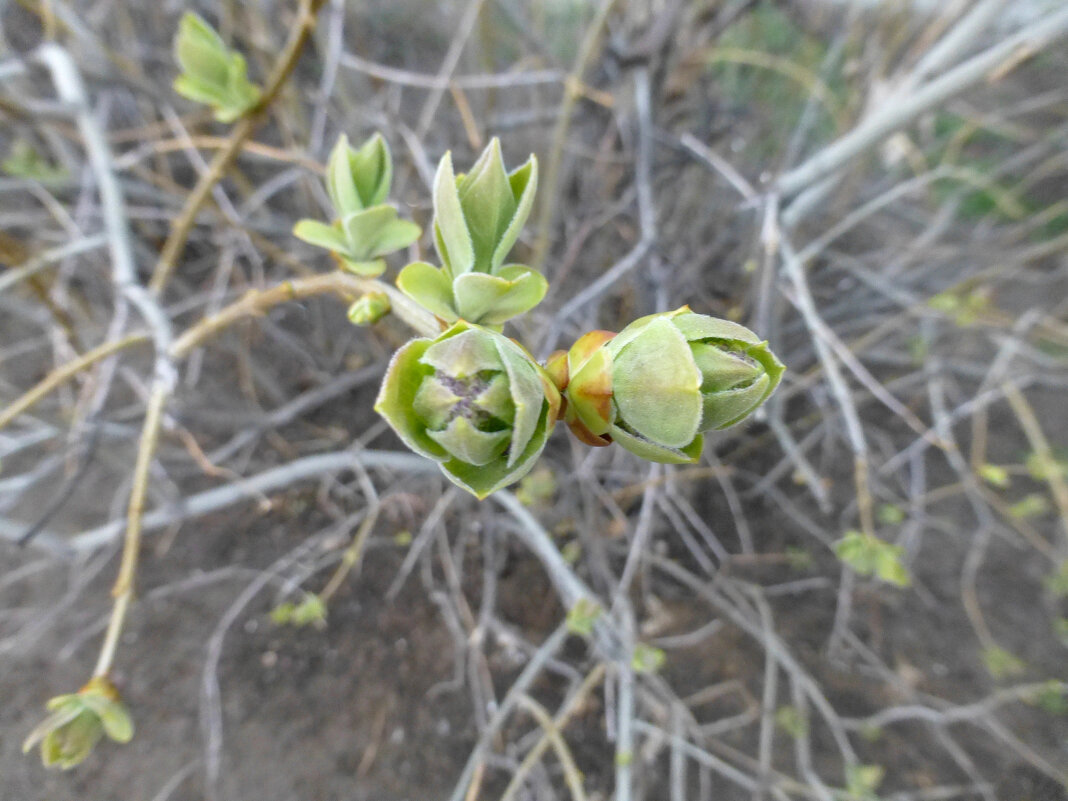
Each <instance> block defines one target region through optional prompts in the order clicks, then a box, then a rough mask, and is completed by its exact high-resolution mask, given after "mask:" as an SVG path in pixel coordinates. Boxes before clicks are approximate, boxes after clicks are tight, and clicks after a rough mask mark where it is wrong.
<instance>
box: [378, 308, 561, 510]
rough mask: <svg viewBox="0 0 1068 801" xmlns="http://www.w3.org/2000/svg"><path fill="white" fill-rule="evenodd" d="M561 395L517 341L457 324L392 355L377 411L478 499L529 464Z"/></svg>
mask: <svg viewBox="0 0 1068 801" xmlns="http://www.w3.org/2000/svg"><path fill="white" fill-rule="evenodd" d="M559 409H560V394H559V392H558V391H557V389H556V387H555V386H554V385H553V383H552V381H550V380H549V378H548V376H547V375H546V374H545V373H544V371H543V370H542V369H541V368H540V367H539V366H538V365H537V363H536V362H535V361H534V360H533V359H532V358H531V356H530V355H529V354H528V353H527V352H526V351H525V350H524V349H523V348H522V347H521V346H519V345H518V344H516V343H515V342H514V341H512V340H510V339H508V338H507V337H505V336H504V335H502V334H499V333H497V332H496V331H492V330H490V329H487V328H483V327H481V326H477V325H473V324H471V323H467V322H465V321H462V320H461V321H460V322H458V323H456V324H455V325H453V326H452V327H451V328H449V329H448V330H447V331H445V332H444V333H442V334H441V335H440V336H438V337H437V338H436V339H422V338H421V339H413V340H412V341H410V342H408V343H407V344H406V345H405V346H404V347H402V348H401V349H400V350H398V351H397V352H396V354H394V356H393V360H392V361H391V362H390V365H389V369H388V370H387V371H386V376H385V379H384V380H383V382H382V388H381V391H380V392H379V395H378V400H377V401H376V402H375V410H376V411H377V412H378V413H379V414H381V415H382V416H383V417H384V418H385V419H386V421H387V422H388V423H389V424H390V426H392V427H393V430H394V431H396V432H397V434H398V435H399V436H400V438H401V439H402V440H403V441H404V443H405V444H406V445H407V446H408V447H409V448H411V449H412V450H413V451H415V452H416V453H419V454H421V455H423V456H425V457H427V458H428V459H433V460H434V461H436V462H438V463H440V465H441V469H442V471H443V472H444V473H445V475H446V476H447V477H448V478H449V480H450V481H452V482H453V483H454V484H456V485H458V486H460V487H463V488H464V489H465V490H467V491H468V492H470V493H472V494H474V495H475V496H477V497H478V498H479V499H482V498H485V497H486V496H487V495H489V494H490V493H491V492H494V491H495V490H498V489H501V488H502V487H505V486H507V485H509V484H512V483H514V482H516V481H518V480H519V479H520V478H522V477H523V476H524V475H526V473H527V472H528V471H529V470H530V469H531V467H533V466H534V463H535V462H536V461H537V459H538V456H539V455H540V454H541V451H542V449H543V448H544V447H545V442H546V440H547V439H548V437H549V434H550V432H551V431H552V427H553V425H554V424H555V422H556V418H557V414H558V412H559Z"/></svg>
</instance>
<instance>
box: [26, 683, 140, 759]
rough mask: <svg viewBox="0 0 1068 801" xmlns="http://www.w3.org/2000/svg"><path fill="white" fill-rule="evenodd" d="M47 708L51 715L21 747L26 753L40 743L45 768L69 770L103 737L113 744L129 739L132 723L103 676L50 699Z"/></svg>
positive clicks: (115, 692) (112, 688)
mask: <svg viewBox="0 0 1068 801" xmlns="http://www.w3.org/2000/svg"><path fill="white" fill-rule="evenodd" d="M47 708H48V710H49V711H50V712H51V713H52V714H51V715H49V716H48V717H47V718H45V720H44V721H43V722H42V723H41V724H40V725H39V726H37V728H35V729H34V730H33V731H32V732H30V736H29V737H27V738H26V741H25V742H24V743H23V744H22V752H23V753H26V752H28V751H29V750H30V749H31V748H33V747H34V746H35V745H37V744H38V743H40V745H41V761H42V762H43V763H44V766H45V767H46V768H61V769H62V770H69V769H70V768H73V767H75V766H76V765H79V764H81V763H82V762H84V761H85V759H86V757H88V756H89V754H90V753H91V752H92V750H93V747H94V746H95V745H96V744H97V742H99V741H100V738H101V737H103V736H104V735H105V734H106V735H107V736H108V738H109V739H112V740H114V741H115V742H117V743H128V742H130V740H131V739H132V738H133V724H132V723H131V722H130V716H129V714H128V713H127V712H126V707H125V706H123V703H122V699H121V698H120V697H119V692H118V690H116V689H115V685H113V684H112V683H111V681H110V680H108V679H107V678H106V677H104V676H95V677H94V678H92V679H90V681H89V683H88V684H86V685H85V686H84V687H82V689H80V690H79V691H78V692H76V693H73V694H71V695H60V696H57V697H55V698H53V699H52V700H50V701H49V702H48V704H47Z"/></svg>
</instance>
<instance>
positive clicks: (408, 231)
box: [371, 219, 423, 256]
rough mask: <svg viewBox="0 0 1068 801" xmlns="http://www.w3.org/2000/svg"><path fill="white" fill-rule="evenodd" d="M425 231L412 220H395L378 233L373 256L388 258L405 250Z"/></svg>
mask: <svg viewBox="0 0 1068 801" xmlns="http://www.w3.org/2000/svg"><path fill="white" fill-rule="evenodd" d="M422 233H423V229H422V228H420V227H419V226H418V225H416V224H415V223H413V222H411V221H410V220H399V219H393V220H390V221H389V222H388V223H386V224H385V225H383V226H382V228H381V229H380V230H379V231H378V240H377V242H376V243H375V247H374V253H373V254H371V255H373V256H386V255H388V254H390V253H396V252H397V251H398V250H403V249H404V248H406V247H408V246H409V245H410V244H412V242H414V241H416V240H417V239H418V238H419V235H420V234H422Z"/></svg>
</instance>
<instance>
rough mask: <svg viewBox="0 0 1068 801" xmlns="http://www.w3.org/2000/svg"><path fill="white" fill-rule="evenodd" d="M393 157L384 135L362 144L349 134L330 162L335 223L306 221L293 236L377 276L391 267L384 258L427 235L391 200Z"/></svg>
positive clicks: (345, 264)
mask: <svg viewBox="0 0 1068 801" xmlns="http://www.w3.org/2000/svg"><path fill="white" fill-rule="evenodd" d="M392 180H393V158H392V156H391V155H390V152H389V145H387V144H386V140H385V139H383V138H382V135H381V134H375V135H374V136H372V137H371V138H370V139H368V140H367V141H366V142H364V143H363V144H362V145H360V147H359V148H353V147H352V146H351V145H349V139H348V137H347V136H345V135H344V134H343V135H342V136H340V137H339V138H338V141H337V144H336V145H335V146H334V149H333V150H332V151H331V152H330V158H329V159H328V160H327V163H326V191H327V194H328V195H329V196H330V202H331V203H332V204H333V206H334V211H335V212H336V213H337V219H336V220H335V221H334V222H333V223H332V224H327V223H323V222H319V221H318V220H300V221H299V222H298V223H297V224H296V225H295V226H294V227H293V235H294V236H295V237H297V239H301V240H303V241H304V242H307V243H308V244H311V245H315V246H317V247H321V248H325V249H326V250H329V251H331V252H332V253H334V254H335V255H336V256H337V257H338V259H339V260H340V261H341V265H342V266H343V267H344V268H345V269H346V270H348V271H350V272H353V273H356V274H357V275H362V276H365V277H369V278H373V277H375V276H377V275H381V274H382V273H383V272H384V271H385V269H386V262H385V261H384V260H383V259H382V256H386V255H388V254H390V253H395V252H397V251H398V250H402V249H403V248H406V247H408V245H410V244H412V242H414V241H415V240H417V239H418V238H419V235H420V234H421V233H422V231H421V229H420V228H419V226H418V225H416V224H415V223H413V222H410V221H408V220H402V219H400V218H399V217H398V216H397V209H396V208H395V207H393V206H391V205H389V204H388V203H386V198H387V197H389V189H390V184H391V183H392Z"/></svg>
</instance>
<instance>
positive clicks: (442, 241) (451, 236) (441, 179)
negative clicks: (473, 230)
mask: <svg viewBox="0 0 1068 801" xmlns="http://www.w3.org/2000/svg"><path fill="white" fill-rule="evenodd" d="M434 242H435V244H436V245H437V248H438V255H439V256H440V257H441V261H442V264H444V265H445V270H446V272H447V273H448V276H449V278H450V279H451V278H455V277H456V276H458V275H463V274H464V273H468V272H471V269H472V267H474V264H475V249H474V244H473V243H472V242H471V234H470V232H469V231H468V229H467V222H466V221H465V219H464V210H463V207H462V206H461V205H460V194H459V192H458V191H457V189H456V176H455V175H454V174H453V171H452V155H451V154H450V153H446V154H445V155H444V156H442V157H441V161H440V162H439V163H438V171H437V173H436V174H435V175H434Z"/></svg>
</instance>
